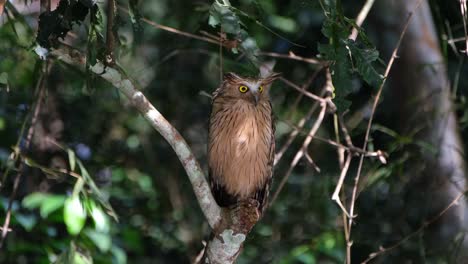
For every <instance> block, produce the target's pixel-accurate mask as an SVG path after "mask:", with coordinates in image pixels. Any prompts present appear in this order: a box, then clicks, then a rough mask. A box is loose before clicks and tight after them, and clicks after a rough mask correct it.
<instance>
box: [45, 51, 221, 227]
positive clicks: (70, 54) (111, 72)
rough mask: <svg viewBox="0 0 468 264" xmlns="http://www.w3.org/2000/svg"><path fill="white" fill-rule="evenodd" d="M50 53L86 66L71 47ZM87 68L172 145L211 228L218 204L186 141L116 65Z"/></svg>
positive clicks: (217, 216)
mask: <svg viewBox="0 0 468 264" xmlns="http://www.w3.org/2000/svg"><path fill="white" fill-rule="evenodd" d="M50 54H51V55H52V56H55V57H57V58H58V59H59V60H61V61H62V62H65V63H66V64H70V65H73V66H77V67H79V68H81V69H84V67H85V57H84V55H83V54H82V53H81V52H79V51H77V50H75V49H73V48H71V47H68V46H65V45H62V46H61V47H60V48H59V49H54V50H52V51H51V53H50ZM89 70H90V71H91V72H93V73H95V74H96V75H98V76H100V77H101V78H103V79H104V80H106V81H108V82H109V83H111V84H112V85H113V86H115V87H116V88H117V89H119V91H120V92H121V93H123V94H124V95H125V96H126V97H127V98H128V99H129V100H130V102H131V103H132V104H133V106H134V107H135V108H136V109H137V110H138V111H139V112H140V113H141V114H142V115H143V116H144V117H145V119H146V120H147V121H148V122H149V123H150V124H151V125H152V126H153V128H155V129H156V130H157V131H158V132H159V133H160V134H161V135H162V136H163V137H164V139H166V141H167V142H168V143H169V144H170V145H171V147H172V148H173V149H174V152H175V153H176V154H177V157H178V158H179V160H180V162H181V163H182V165H183V167H184V169H185V171H186V172H187V175H188V177H189V180H190V182H191V183H192V187H193V191H194V193H195V196H196V197H197V200H198V203H199V204H200V207H201V209H202V211H203V214H204V215H205V217H206V219H207V221H208V223H209V225H210V227H211V228H213V229H214V228H215V227H216V226H217V225H218V224H219V223H220V221H221V208H220V207H219V206H218V205H217V203H216V201H215V200H214V198H213V195H212V194H211V190H210V187H209V185H208V182H207V181H206V178H205V175H204V173H203V171H202V169H201V168H200V165H199V163H198V161H197V160H196V158H195V156H194V155H193V153H192V151H191V149H190V147H189V146H188V144H187V142H185V140H184V139H183V138H182V136H181V135H180V134H179V132H178V131H177V130H176V129H175V128H174V127H173V126H172V125H171V123H169V121H167V120H166V119H165V118H164V116H162V115H161V113H160V112H159V111H158V110H157V109H156V108H155V107H154V106H153V105H152V104H151V103H150V102H149V101H148V99H147V98H146V97H145V95H144V94H143V93H142V92H140V91H139V90H137V88H136V85H135V82H134V81H133V80H131V79H130V78H129V77H128V76H126V74H125V73H124V72H123V71H122V70H121V69H120V68H118V67H117V66H113V67H109V66H107V67H106V66H105V65H104V63H103V62H101V61H98V62H97V63H96V64H95V65H93V66H91V67H90V68H89Z"/></svg>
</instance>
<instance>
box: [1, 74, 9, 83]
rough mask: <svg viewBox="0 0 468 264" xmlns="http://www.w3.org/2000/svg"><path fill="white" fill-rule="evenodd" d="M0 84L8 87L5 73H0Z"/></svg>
mask: <svg viewBox="0 0 468 264" xmlns="http://www.w3.org/2000/svg"><path fill="white" fill-rule="evenodd" d="M0 84H3V85H8V73H6V72H2V73H0Z"/></svg>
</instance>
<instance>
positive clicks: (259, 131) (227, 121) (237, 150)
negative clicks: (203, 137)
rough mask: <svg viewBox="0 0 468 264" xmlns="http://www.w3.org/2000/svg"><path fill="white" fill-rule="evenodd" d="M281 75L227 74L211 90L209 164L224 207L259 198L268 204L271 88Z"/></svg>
mask: <svg viewBox="0 0 468 264" xmlns="http://www.w3.org/2000/svg"><path fill="white" fill-rule="evenodd" d="M278 77H279V74H277V73H275V74H272V75H270V76H269V77H267V78H260V79H256V78H243V77H240V76H238V75H236V74H234V73H227V74H225V75H224V78H223V82H222V84H221V87H219V88H218V89H216V91H215V92H214V93H213V99H212V109H211V116H210V124H209V140H208V141H209V142H208V166H209V181H210V186H211V190H212V193H213V196H214V197H215V200H216V202H217V203H218V205H219V206H221V207H232V206H235V205H236V204H238V203H240V202H243V201H251V200H252V199H253V200H255V201H257V208H258V211H259V213H260V214H261V213H263V210H264V208H265V205H266V204H267V199H268V193H269V187H270V183H271V178H272V174H273V160H274V156H275V125H274V121H273V115H272V107H271V103H270V99H269V90H270V87H271V84H272V82H273V81H274V80H275V79H276V78H278Z"/></svg>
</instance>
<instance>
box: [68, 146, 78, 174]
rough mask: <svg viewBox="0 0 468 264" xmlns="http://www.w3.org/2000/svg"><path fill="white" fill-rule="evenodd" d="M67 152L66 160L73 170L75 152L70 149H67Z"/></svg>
mask: <svg viewBox="0 0 468 264" xmlns="http://www.w3.org/2000/svg"><path fill="white" fill-rule="evenodd" d="M67 153H68V162H69V163H70V170H71V171H75V164H76V156H75V152H74V151H73V150H71V149H67Z"/></svg>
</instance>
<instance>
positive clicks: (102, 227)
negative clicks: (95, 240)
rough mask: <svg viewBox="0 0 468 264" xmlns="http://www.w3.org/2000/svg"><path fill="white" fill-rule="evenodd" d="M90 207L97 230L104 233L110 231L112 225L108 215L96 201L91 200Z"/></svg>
mask: <svg viewBox="0 0 468 264" xmlns="http://www.w3.org/2000/svg"><path fill="white" fill-rule="evenodd" d="M90 207H91V209H90V211H91V212H90V214H91V217H92V218H93V220H94V224H95V226H96V230H97V231H99V232H103V233H107V232H109V229H110V226H109V218H108V217H107V215H106V214H105V213H104V212H103V211H102V209H101V208H100V207H98V206H97V205H96V204H95V203H94V202H91V205H90Z"/></svg>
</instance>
